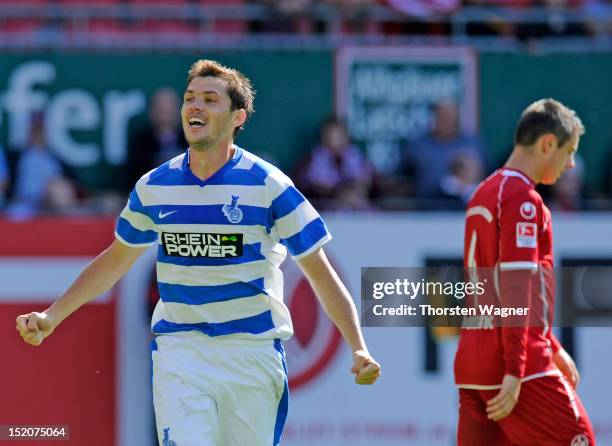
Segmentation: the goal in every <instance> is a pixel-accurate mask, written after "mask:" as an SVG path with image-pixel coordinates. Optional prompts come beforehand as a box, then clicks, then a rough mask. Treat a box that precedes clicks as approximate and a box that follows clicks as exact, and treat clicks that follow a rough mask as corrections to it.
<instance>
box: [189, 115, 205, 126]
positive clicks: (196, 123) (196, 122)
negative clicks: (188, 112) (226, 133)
mask: <svg viewBox="0 0 612 446" xmlns="http://www.w3.org/2000/svg"><path fill="white" fill-rule="evenodd" d="M205 125H206V122H205V121H204V120H203V119H202V118H195V117H194V118H189V127H190V128H192V129H201V128H202V127H204V126H205Z"/></svg>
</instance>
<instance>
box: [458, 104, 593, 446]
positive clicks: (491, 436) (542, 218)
mask: <svg viewBox="0 0 612 446" xmlns="http://www.w3.org/2000/svg"><path fill="white" fill-rule="evenodd" d="M583 133H584V127H583V125H582V123H581V121H580V119H579V118H578V117H577V116H576V114H575V112H574V111H573V110H570V109H568V108H567V107H565V106H564V105H563V104H561V103H559V102H558V101H555V100H553V99H542V100H540V101H537V102H535V103H533V104H531V105H530V106H529V107H527V109H525V111H524V112H523V114H522V115H521V117H520V120H519V122H518V125H517V128H516V132H515V136H514V150H513V152H512V154H511V155H510V158H509V159H508V161H507V162H506V164H505V166H504V167H503V168H501V169H498V170H497V171H495V172H494V173H493V174H492V175H490V176H489V177H488V178H487V179H485V180H484V181H483V182H482V183H481V184H480V185H479V186H478V188H477V189H476V191H475V192H474V194H473V196H472V198H471V200H470V202H469V204H468V209H467V214H466V226H465V256H464V265H465V267H466V268H468V269H469V270H471V271H478V269H480V268H491V271H494V273H493V274H492V276H494V277H496V279H495V281H496V284H497V289H498V291H497V293H498V297H497V298H498V299H500V302H501V305H502V306H503V305H504V303H509V304H510V306H512V304H516V303H517V302H520V301H523V302H525V303H526V305H528V306H529V308H530V310H533V311H532V312H534V314H535V315H536V316H535V318H536V319H538V321H535V322H534V318H533V317H532V318H531V319H529V320H526V322H524V323H522V324H521V323H519V324H514V326H507V325H502V326H500V325H499V324H493V323H491V321H492V319H491V320H481V321H480V322H477V323H476V324H474V323H473V322H474V321H473V320H472V323H471V324H466V323H465V322H464V327H462V330H461V336H460V340H459V347H458V350H457V355H456V357H455V382H456V384H457V387H458V388H459V400H460V403H459V404H460V406H459V427H458V432H457V440H458V444H459V445H460V446H504V445H508V446H510V445H514V446H518V445H520V446H527V445H534V446H535V445H537V446H546V445H550V446H553V445H555V446H557V445H567V446H593V445H594V444H595V438H594V435H593V430H592V427H591V423H590V421H589V419H588V416H587V414H586V412H585V410H584V407H583V406H582V403H581V402H580V399H579V398H578V396H577V394H576V392H575V388H576V385H577V384H578V379H579V375H578V371H577V369H576V365H575V364H574V361H573V360H572V358H571V357H570V355H569V354H568V353H567V352H566V351H565V350H564V349H563V348H562V347H561V345H560V344H559V342H558V341H557V339H556V338H555V336H554V335H553V333H552V331H551V322H552V320H551V319H552V318H551V317H550V315H551V314H552V313H553V302H554V279H553V274H552V267H553V247H552V245H553V243H552V224H551V216H550V212H549V210H548V209H547V208H546V206H545V205H544V203H543V201H542V198H541V197H540V195H539V194H538V192H536V190H535V186H536V185H537V184H539V183H541V184H553V183H555V182H556V181H557V179H558V178H559V177H560V176H561V174H562V173H563V171H565V170H566V169H570V168H572V167H574V153H575V152H576V150H577V148H578V142H579V139H580V136H581V135H582V134H583ZM476 268H478V269H476Z"/></svg>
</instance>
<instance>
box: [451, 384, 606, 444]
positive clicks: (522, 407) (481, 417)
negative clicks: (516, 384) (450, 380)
mask: <svg viewBox="0 0 612 446" xmlns="http://www.w3.org/2000/svg"><path fill="white" fill-rule="evenodd" d="M498 393H499V389H494V390H475V389H459V427H458V430H457V444H458V445H459V446H594V445H595V436H594V435H593V428H592V427H591V422H590V421H589V417H588V416H587V414H586V411H585V410H584V406H583V405H582V403H581V402H580V399H579V398H578V395H577V394H576V392H574V390H573V389H572V388H571V386H570V385H569V384H567V381H565V379H564V378H561V377H560V376H544V377H542V378H536V379H532V380H530V381H526V382H524V383H523V384H522V385H521V393H520V395H519V400H518V403H517V404H516V406H514V409H513V410H512V412H511V413H510V415H508V416H507V417H505V418H502V419H501V420H499V421H497V422H495V421H491V420H489V419H487V413H486V402H487V401H488V400H490V399H491V398H493V397H494V396H495V395H497V394H498Z"/></svg>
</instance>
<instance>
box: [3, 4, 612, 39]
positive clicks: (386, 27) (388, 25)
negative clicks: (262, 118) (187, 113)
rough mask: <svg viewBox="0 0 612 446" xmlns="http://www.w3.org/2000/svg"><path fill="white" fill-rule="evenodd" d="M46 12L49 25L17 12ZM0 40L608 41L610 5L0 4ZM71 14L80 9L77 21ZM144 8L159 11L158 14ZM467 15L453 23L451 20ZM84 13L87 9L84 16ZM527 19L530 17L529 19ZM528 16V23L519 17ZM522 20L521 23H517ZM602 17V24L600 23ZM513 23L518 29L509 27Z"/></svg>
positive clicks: (38, 17)
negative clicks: (52, 36)
mask: <svg viewBox="0 0 612 446" xmlns="http://www.w3.org/2000/svg"><path fill="white" fill-rule="evenodd" d="M29 4H33V5H35V6H37V7H38V6H47V7H48V9H41V11H45V10H47V11H49V14H48V17H46V18H44V15H36V16H32V15H31V11H30V12H28V10H27V9H22V10H21V11H23V13H22V14H21V15H20V13H19V11H20V9H19V5H21V6H24V5H25V6H27V5H29ZM11 5H13V7H16V8H17V9H15V10H12V11H11V12H10V14H6V15H5V16H4V17H3V16H2V14H0V33H20V34H23V33H27V32H39V31H41V30H44V31H45V32H53V31H58V30H59V31H66V32H72V31H78V32H83V31H85V32H94V33H101V34H107V33H114V34H116V35H117V36H121V35H127V36H129V34H130V33H133V32H151V33H159V32H164V33H167V32H171V33H175V34H179V35H180V34H190V33H215V34H218V35H223V34H236V33H239V34H257V33H287V34H289V33H290V34H293V35H297V36H299V35H317V34H328V35H329V34H333V35H360V36H361V35H381V36H382V35H388V36H397V35H450V34H452V33H453V32H456V31H457V27H456V26H454V25H456V24H457V23H462V24H463V25H462V26H461V32H462V33H465V34H468V35H476V36H481V35H495V36H503V37H518V38H520V39H530V38H540V37H545V36H587V35H590V36H602V35H604V36H609V35H610V34H611V33H612V19H611V18H610V14H611V10H612V0H91V1H86V0H2V1H1V2H0V7H7V8H10V7H11ZM75 6H78V7H81V8H82V9H81V10H79V12H78V14H76V13H75V12H74V11H73V8H74V7H75ZM151 7H154V8H165V9H163V10H159V9H158V10H157V12H151V11H148V9H150V8H151ZM465 7H475V8H472V10H471V11H470V14H465V15H464V16H463V17H462V19H461V20H459V21H458V20H457V18H458V17H457V16H458V14H457V13H460V12H462V11H463V10H465V9H466V8H465ZM87 8H90V9H87ZM530 12H531V13H530ZM525 14H527V15H525ZM521 17H522V19H521ZM606 17H607V19H606ZM517 18H519V19H520V20H519V21H516V20H515V19H517Z"/></svg>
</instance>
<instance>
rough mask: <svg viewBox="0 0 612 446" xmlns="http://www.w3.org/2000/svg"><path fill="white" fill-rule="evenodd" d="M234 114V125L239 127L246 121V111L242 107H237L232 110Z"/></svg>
mask: <svg viewBox="0 0 612 446" xmlns="http://www.w3.org/2000/svg"><path fill="white" fill-rule="evenodd" d="M233 115H234V127H240V126H241V125H242V124H244V121H246V111H245V110H244V108H239V109H238V110H234V111H233Z"/></svg>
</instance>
